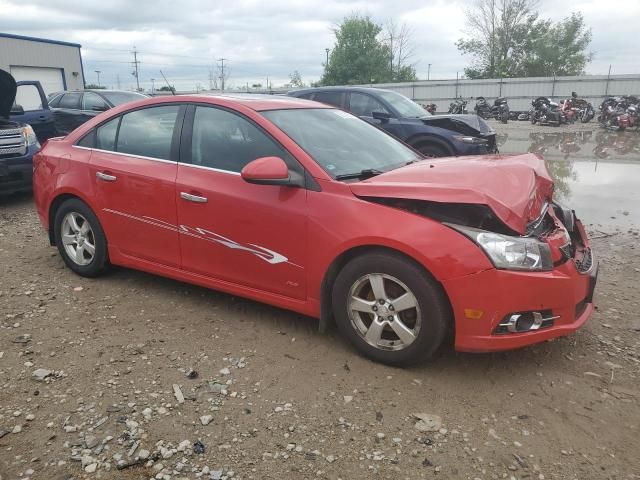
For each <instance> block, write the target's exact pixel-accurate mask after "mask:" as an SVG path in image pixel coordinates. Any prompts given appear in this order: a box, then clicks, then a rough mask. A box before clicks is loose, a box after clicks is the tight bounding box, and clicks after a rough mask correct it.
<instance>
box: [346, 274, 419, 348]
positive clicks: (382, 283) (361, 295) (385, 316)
mask: <svg viewBox="0 0 640 480" xmlns="http://www.w3.org/2000/svg"><path fill="white" fill-rule="evenodd" d="M347 302H348V303H347V308H348V313H349V319H350V320H351V324H352V326H353V328H354V329H355V331H356V332H357V334H358V335H359V336H360V337H361V338H362V339H363V340H364V341H365V342H367V343H368V344H369V345H371V346H373V347H375V348H379V349H382V350H403V349H405V348H407V347H408V346H409V345H411V344H412V343H413V342H414V341H415V339H416V338H417V337H418V333H419V332H420V327H421V326H422V316H421V312H420V306H419V305H418V299H417V298H416V296H415V295H414V293H413V292H412V291H411V290H410V289H409V287H407V285H405V284H404V283H403V282H401V281H400V280H398V279H397V278H395V277H393V276H391V275H387V274H382V273H372V274H367V275H364V276H362V277H360V278H359V279H358V280H357V281H356V282H355V283H354V284H353V285H352V286H351V289H350V291H349V297H348V300H347Z"/></svg>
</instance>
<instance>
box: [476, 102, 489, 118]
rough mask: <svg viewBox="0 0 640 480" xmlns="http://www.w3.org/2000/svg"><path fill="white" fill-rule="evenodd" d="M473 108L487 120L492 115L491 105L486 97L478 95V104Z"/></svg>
mask: <svg viewBox="0 0 640 480" xmlns="http://www.w3.org/2000/svg"><path fill="white" fill-rule="evenodd" d="M473 110H474V111H475V112H476V115H478V116H479V117H482V118H484V119H485V120H487V119H488V118H490V117H491V107H490V106H489V102H487V99H486V98H484V97H478V98H477V99H476V105H475V107H473Z"/></svg>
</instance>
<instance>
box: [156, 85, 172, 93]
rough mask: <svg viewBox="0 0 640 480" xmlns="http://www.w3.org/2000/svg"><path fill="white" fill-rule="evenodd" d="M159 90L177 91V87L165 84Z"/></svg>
mask: <svg viewBox="0 0 640 480" xmlns="http://www.w3.org/2000/svg"><path fill="white" fill-rule="evenodd" d="M158 91H159V92H171V93H176V89H175V87H169V86H167V85H163V86H162V87H160V88H158Z"/></svg>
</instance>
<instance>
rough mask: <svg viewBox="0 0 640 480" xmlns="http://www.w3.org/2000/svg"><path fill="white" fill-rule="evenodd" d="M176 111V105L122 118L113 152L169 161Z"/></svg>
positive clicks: (147, 110)
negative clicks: (115, 147)
mask: <svg viewBox="0 0 640 480" xmlns="http://www.w3.org/2000/svg"><path fill="white" fill-rule="evenodd" d="M179 110H180V106H179V105H167V106H162V107H150V108H144V109H141V110H135V111H133V112H130V113H127V114H125V115H123V116H122V120H121V123H120V129H119V130H118V138H117V149H116V150H117V151H118V152H122V153H128V154H130V155H140V156H142V157H150V158H159V159H162V160H170V159H171V142H172V140H173V129H174V127H175V124H176V119H177V118H178V111H179Z"/></svg>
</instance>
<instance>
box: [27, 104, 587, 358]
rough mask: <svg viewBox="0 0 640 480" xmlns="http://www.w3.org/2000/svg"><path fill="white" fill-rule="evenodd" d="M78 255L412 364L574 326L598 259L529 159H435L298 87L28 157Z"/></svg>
mask: <svg viewBox="0 0 640 480" xmlns="http://www.w3.org/2000/svg"><path fill="white" fill-rule="evenodd" d="M34 193H35V199H36V204H37V210H38V214H39V216H40V220H41V222H42V224H43V226H44V228H45V229H46V231H47V232H48V235H49V240H50V242H51V244H52V245H56V246H57V248H58V250H59V252H60V255H61V256H62V258H63V259H64V262H65V263H66V265H67V266H68V267H69V268H70V269H71V270H73V271H74V272H76V273H77V274H79V275H83V276H87V277H94V276H97V275H99V274H101V273H103V272H104V271H105V270H107V268H108V267H109V266H110V265H120V266H124V267H130V268H135V269H139V270H144V271H147V272H151V273H155V274H158V275H163V276H166V277H171V278H174V279H177V280H181V281H185V282H189V283H193V284H197V285H201V286H204V287H209V288H212V289H216V290H221V291H224V292H228V293H230V294H234V295H239V296H243V297H247V298H251V299H254V300H259V301H261V302H265V303H269V304H271V305H275V306H278V307H281V308H285V309H289V310H294V311H296V312H300V313H302V314H305V315H310V316H312V317H317V318H319V319H320V322H321V325H322V326H326V325H327V324H328V323H329V322H331V321H334V322H335V323H336V324H337V326H338V328H339V330H340V331H341V332H342V333H343V334H344V336H345V337H346V338H347V339H348V340H349V341H350V342H351V343H352V344H353V345H354V346H355V347H356V348H357V349H358V350H359V351H360V352H362V353H363V354H365V355H367V356H368V357H370V358H373V359H375V360H377V361H380V362H384V363H388V364H394V365H405V364H408V363H414V362H416V361H420V360H422V359H425V358H428V357H429V356H430V355H432V354H433V353H434V352H435V351H436V350H437V349H438V348H439V347H440V346H441V345H442V344H443V342H445V340H446V339H447V338H453V339H454V343H455V348H456V349H457V350H461V351H469V352H487V351H496V350H505V349H513V348H518V347H523V346H525V345H530V344H533V343H537V342H541V341H544V340H548V339H551V338H555V337H558V336H561V335H565V334H568V333H571V332H573V331H575V330H576V329H577V328H579V327H580V326H581V325H582V324H584V323H585V322H586V321H587V319H588V318H589V316H590V315H591V313H592V311H593V291H594V287H595V281H596V273H597V264H596V262H595V260H594V257H593V255H592V253H591V249H590V247H589V240H588V238H587V235H586V234H585V230H584V228H583V226H582V224H581V222H580V221H579V220H578V219H577V218H576V216H575V214H574V212H573V211H572V210H569V209H567V208H564V207H563V206H561V205H559V204H558V203H556V202H554V199H553V181H552V179H551V177H550V176H549V174H548V172H547V170H546V168H545V166H544V163H543V161H542V160H541V159H540V158H539V157H537V156H535V155H532V154H523V155H513V156H506V155H491V156H477V157H452V158H439V159H425V158H423V157H422V156H421V155H420V154H419V153H417V152H416V151H415V150H413V149H411V148H409V147H408V146H406V145H405V144H403V143H401V142H399V141H398V140H396V139H394V138H393V137H391V136H389V135H388V134H386V133H384V132H383V131H381V130H379V129H377V128H376V127H374V126H372V125H369V124H368V123H366V122H364V121H362V120H360V119H358V118H357V117H354V116H352V115H351V114H349V113H346V112H344V111H341V110H338V109H335V108H332V107H329V106H327V105H322V104H319V103H315V102H311V101H307V100H300V99H294V98H285V97H280V98H279V97H263V96H240V95H238V96H217V97H208V96H175V97H164V98H154V99H147V100H143V101H139V102H136V103H130V104H126V105H124V106H121V107H118V108H114V109H112V110H110V111H109V112H106V113H103V114H101V115H98V116H97V117H96V118H94V119H92V120H91V121H89V122H87V123H86V124H84V125H82V126H81V127H80V128H78V129H77V130H75V131H73V132H72V133H71V134H69V135H68V136H67V137H65V138H56V139H52V140H49V141H48V142H47V143H46V145H44V147H43V148H42V150H41V151H40V153H38V154H37V155H36V157H35V159H34Z"/></svg>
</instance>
